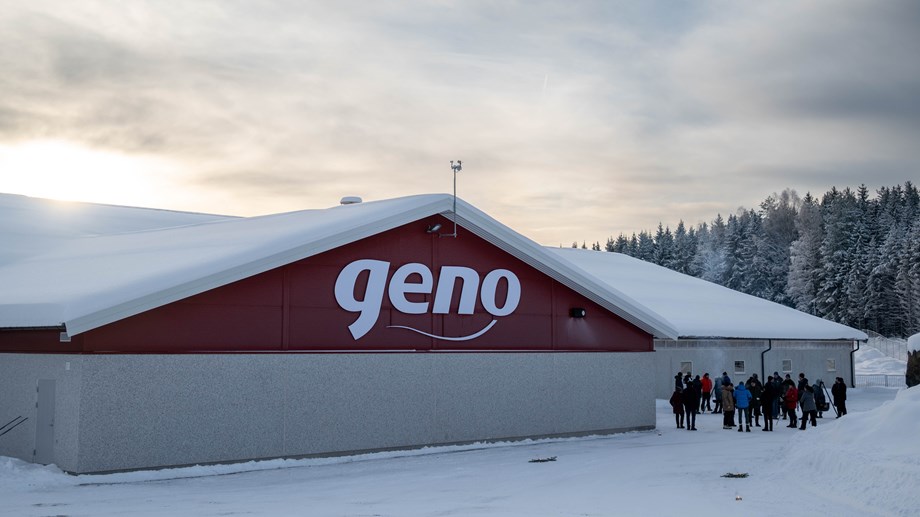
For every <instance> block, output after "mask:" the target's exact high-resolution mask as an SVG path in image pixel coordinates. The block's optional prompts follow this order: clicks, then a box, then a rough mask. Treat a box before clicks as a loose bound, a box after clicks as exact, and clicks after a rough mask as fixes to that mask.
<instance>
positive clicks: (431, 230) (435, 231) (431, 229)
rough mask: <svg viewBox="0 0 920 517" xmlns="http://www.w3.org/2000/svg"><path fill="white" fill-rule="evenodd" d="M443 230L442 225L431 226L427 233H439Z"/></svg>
mask: <svg viewBox="0 0 920 517" xmlns="http://www.w3.org/2000/svg"><path fill="white" fill-rule="evenodd" d="M440 229H441V223H434V224H429V225H428V229H427V230H425V233H437V232H438V230H440Z"/></svg>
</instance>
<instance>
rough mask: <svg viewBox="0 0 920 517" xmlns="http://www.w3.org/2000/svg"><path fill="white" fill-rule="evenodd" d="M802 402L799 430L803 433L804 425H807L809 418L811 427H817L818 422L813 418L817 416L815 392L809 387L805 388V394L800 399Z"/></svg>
mask: <svg viewBox="0 0 920 517" xmlns="http://www.w3.org/2000/svg"><path fill="white" fill-rule="evenodd" d="M801 402H802V426H801V427H799V430H801V431H804V430H805V427H806V425H807V424H808V419H809V417H810V418H811V426H812V427H817V426H818V421H817V420H816V419H815V417H816V416H817V415H818V408H817V407H816V406H815V390H814V388H812V387H811V386H807V385H806V386H805V393H804V394H803V395H802V398H801Z"/></svg>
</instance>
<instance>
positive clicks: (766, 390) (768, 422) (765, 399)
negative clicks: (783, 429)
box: [760, 375, 776, 431]
mask: <svg viewBox="0 0 920 517" xmlns="http://www.w3.org/2000/svg"><path fill="white" fill-rule="evenodd" d="M775 402H776V386H775V385H774V384H773V376H772V375H771V376H769V377H767V383H766V384H764V385H763V391H762V392H761V393H760V407H761V409H762V410H763V430H764V431H772V430H773V404H774V403H775Z"/></svg>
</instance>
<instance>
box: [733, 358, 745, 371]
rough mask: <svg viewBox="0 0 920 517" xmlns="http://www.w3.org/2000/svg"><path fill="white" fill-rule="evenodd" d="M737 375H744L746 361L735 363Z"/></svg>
mask: <svg viewBox="0 0 920 517" xmlns="http://www.w3.org/2000/svg"><path fill="white" fill-rule="evenodd" d="M735 373H744V361H735Z"/></svg>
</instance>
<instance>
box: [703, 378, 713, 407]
mask: <svg viewBox="0 0 920 517" xmlns="http://www.w3.org/2000/svg"><path fill="white" fill-rule="evenodd" d="M700 382H701V383H702V384H701V386H700V394H701V396H702V401H701V402H700V413H705V412H706V410H707V409H708V410H709V412H710V413H711V412H712V404H710V403H709V399H711V398H712V379H710V378H709V374H708V373H704V374H703V378H702V379H701V380H700Z"/></svg>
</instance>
